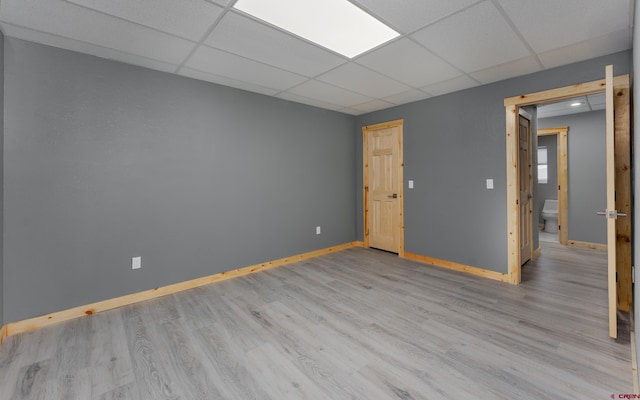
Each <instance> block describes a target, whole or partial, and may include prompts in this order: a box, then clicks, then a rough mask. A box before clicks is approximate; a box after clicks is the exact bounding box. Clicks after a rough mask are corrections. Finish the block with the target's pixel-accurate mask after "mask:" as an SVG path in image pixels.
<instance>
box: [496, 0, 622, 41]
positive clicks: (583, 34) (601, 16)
mask: <svg viewBox="0 0 640 400" xmlns="http://www.w3.org/2000/svg"><path fill="white" fill-rule="evenodd" d="M499 1H500V4H501V5H502V7H503V8H504V10H505V12H506V13H507V15H508V16H509V18H510V19H511V20H512V21H513V23H514V24H515V25H516V26H517V27H518V30H519V31H520V32H521V33H522V34H523V35H524V36H525V37H526V38H527V42H528V43H529V45H531V47H532V48H533V50H534V51H535V52H536V53H540V52H543V51H547V50H551V49H556V48H558V47H563V46H567V45H570V44H573V43H577V42H582V41H584V40H587V39H591V38H596V37H599V36H603V35H605V34H608V33H611V32H615V31H620V30H622V29H625V28H628V27H629V10H630V6H629V0H606V1H605V0H562V1H558V0H536V1H528V2H526V3H523V2H522V0H499ZM541 21H544V22H543V24H542V25H541Z"/></svg>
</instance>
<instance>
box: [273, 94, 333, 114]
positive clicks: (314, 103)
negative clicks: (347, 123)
mask: <svg viewBox="0 0 640 400" xmlns="http://www.w3.org/2000/svg"><path fill="white" fill-rule="evenodd" d="M276 97H279V98H281V99H284V100H289V101H293V102H296V103H302V104H308V105H310V106H314V107H320V108H324V109H327V110H333V111H338V110H340V109H342V108H344V107H342V106H338V105H335V104H331V103H327V102H324V101H320V100H315V99H310V98H307V97H302V96H298V95H297V94H293V93H289V92H282V93H280V94H278V95H277V96H276Z"/></svg>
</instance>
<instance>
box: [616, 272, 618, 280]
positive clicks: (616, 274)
mask: <svg viewBox="0 0 640 400" xmlns="http://www.w3.org/2000/svg"><path fill="white" fill-rule="evenodd" d="M616 283H618V271H616Z"/></svg>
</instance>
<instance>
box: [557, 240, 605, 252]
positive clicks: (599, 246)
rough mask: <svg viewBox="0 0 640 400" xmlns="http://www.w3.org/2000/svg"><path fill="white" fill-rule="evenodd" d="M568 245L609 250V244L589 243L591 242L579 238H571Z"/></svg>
mask: <svg viewBox="0 0 640 400" xmlns="http://www.w3.org/2000/svg"><path fill="white" fill-rule="evenodd" d="M567 245H568V246H574V247H582V248H585V249H593V250H607V245H606V244H602V243H589V242H581V241H579V240H569V241H568V242H567Z"/></svg>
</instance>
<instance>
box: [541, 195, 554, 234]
mask: <svg viewBox="0 0 640 400" xmlns="http://www.w3.org/2000/svg"><path fill="white" fill-rule="evenodd" d="M541 215H542V219H544V231H545V232H548V233H558V200H545V201H544V206H543V207H542V213H541Z"/></svg>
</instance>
